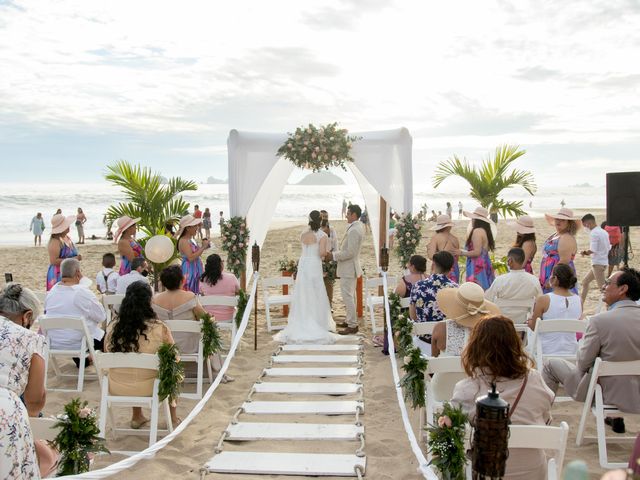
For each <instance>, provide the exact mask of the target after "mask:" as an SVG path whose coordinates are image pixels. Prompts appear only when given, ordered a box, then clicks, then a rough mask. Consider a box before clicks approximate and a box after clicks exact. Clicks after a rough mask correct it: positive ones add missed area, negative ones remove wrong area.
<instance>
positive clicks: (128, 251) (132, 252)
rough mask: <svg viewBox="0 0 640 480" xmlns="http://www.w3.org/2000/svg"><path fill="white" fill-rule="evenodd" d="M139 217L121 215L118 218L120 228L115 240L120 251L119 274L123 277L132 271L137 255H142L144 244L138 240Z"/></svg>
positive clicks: (117, 222)
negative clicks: (132, 264) (132, 263)
mask: <svg viewBox="0 0 640 480" xmlns="http://www.w3.org/2000/svg"><path fill="white" fill-rule="evenodd" d="M139 221H140V219H139V218H131V217H127V216H126V215H125V216H124V217H120V218H119V219H118V220H116V225H118V230H117V231H116V234H115V235H114V237H113V241H114V242H117V244H118V252H119V253H120V256H121V257H120V258H121V261H120V270H119V271H118V275H120V276H121V277H122V276H124V275H126V274H127V273H129V272H130V271H131V262H132V261H133V259H134V258H136V257H142V256H143V255H142V245H140V244H139V243H138V242H137V241H136V238H135V237H136V231H137V225H136V224H137V223H138V222H139Z"/></svg>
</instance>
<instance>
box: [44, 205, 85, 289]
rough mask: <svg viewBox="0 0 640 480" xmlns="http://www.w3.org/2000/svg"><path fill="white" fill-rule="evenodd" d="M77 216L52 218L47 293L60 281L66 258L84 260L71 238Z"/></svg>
mask: <svg viewBox="0 0 640 480" xmlns="http://www.w3.org/2000/svg"><path fill="white" fill-rule="evenodd" d="M75 219H76V217H75V215H71V216H68V217H65V216H64V215H62V214H61V213H57V214H55V215H54V216H53V217H51V238H50V239H49V244H48V245H47V251H48V252H49V270H47V291H49V290H51V289H52V288H53V286H54V285H55V284H56V283H58V282H59V281H60V279H61V278H62V276H61V275H60V264H61V263H62V261H63V260H64V259H65V258H72V257H75V258H77V259H78V260H82V255H80V254H79V253H78V249H77V248H76V246H75V245H74V244H73V241H72V240H71V237H69V226H70V225H71V224H72V223H73V222H75Z"/></svg>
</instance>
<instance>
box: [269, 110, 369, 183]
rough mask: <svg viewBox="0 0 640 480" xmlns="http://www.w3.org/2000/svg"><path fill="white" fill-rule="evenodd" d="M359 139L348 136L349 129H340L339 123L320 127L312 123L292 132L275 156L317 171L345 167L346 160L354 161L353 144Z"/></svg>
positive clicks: (344, 168)
mask: <svg viewBox="0 0 640 480" xmlns="http://www.w3.org/2000/svg"><path fill="white" fill-rule="evenodd" d="M360 138H361V137H352V136H349V135H347V130H346V129H344V128H338V124H337V123H336V122H334V123H330V124H328V125H324V126H320V127H316V126H315V125H312V124H309V126H308V127H306V128H305V127H298V128H297V129H296V131H295V133H289V134H288V138H287V140H286V141H285V142H284V143H283V144H282V146H281V147H280V148H279V149H278V152H277V153H276V155H277V156H279V157H284V158H286V159H287V160H289V161H290V162H292V163H293V164H294V165H295V166H297V167H300V168H307V169H311V170H313V171H314V172H319V171H320V170H322V169H325V170H329V168H331V167H340V168H342V169H343V170H346V169H347V168H346V166H345V165H346V162H353V157H352V156H351V144H352V142H355V141H356V140H359V139H360Z"/></svg>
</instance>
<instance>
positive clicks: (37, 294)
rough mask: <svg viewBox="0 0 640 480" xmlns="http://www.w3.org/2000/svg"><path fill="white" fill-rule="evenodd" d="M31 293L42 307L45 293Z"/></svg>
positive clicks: (45, 296)
mask: <svg viewBox="0 0 640 480" xmlns="http://www.w3.org/2000/svg"><path fill="white" fill-rule="evenodd" d="M33 293H35V294H36V298H37V299H38V301H39V302H40V303H41V304H42V305H44V301H45V299H46V298H47V292H42V291H36V292H33Z"/></svg>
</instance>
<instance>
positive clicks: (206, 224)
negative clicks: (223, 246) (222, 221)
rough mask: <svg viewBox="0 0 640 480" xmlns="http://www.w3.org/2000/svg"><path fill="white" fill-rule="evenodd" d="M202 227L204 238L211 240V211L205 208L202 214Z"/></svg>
mask: <svg viewBox="0 0 640 480" xmlns="http://www.w3.org/2000/svg"><path fill="white" fill-rule="evenodd" d="M202 227H203V228H204V235H205V238H207V239H209V238H211V210H209V208H205V209H204V213H203V214H202Z"/></svg>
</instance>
